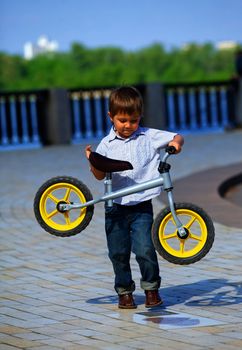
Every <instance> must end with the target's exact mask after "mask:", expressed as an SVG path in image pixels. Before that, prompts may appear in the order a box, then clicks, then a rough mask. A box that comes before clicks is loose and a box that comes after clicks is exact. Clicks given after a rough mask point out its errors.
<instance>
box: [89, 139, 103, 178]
mask: <svg viewBox="0 0 242 350" xmlns="http://www.w3.org/2000/svg"><path fill="white" fill-rule="evenodd" d="M85 152H86V157H87V159H89V157H90V153H91V152H92V146H91V145H88V146H86V148H85ZM89 164H90V170H91V172H92V173H93V175H94V176H95V178H96V179H97V180H103V179H104V178H105V176H106V173H104V172H103V171H101V170H98V169H96V168H94V166H92V164H91V163H89Z"/></svg>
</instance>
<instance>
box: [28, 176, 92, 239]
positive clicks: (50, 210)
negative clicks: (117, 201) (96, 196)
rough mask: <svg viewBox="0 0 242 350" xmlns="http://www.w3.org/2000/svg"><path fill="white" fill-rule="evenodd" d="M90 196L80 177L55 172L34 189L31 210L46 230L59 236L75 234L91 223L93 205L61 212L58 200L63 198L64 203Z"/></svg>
mask: <svg viewBox="0 0 242 350" xmlns="http://www.w3.org/2000/svg"><path fill="white" fill-rule="evenodd" d="M53 193H54V194H53ZM63 195H64V196H66V198H63ZM64 199H65V200H64ZM72 199H73V200H72ZM92 199H93V198H92V194H91V192H90V190H89V189H88V188H87V186H86V185H84V184H83V183H82V182H81V181H79V180H77V179H75V178H73V177H70V176H57V177H54V178H51V179H50V180H48V181H46V182H45V183H44V184H43V185H42V186H41V187H40V188H39V190H38V191H37V193H36V195H35V198H34V214H35V217H36V219H37V221H38V223H39V224H40V226H41V227H42V228H43V229H44V230H45V231H47V232H48V233H50V234H52V235H55V236H58V237H70V236H74V235H76V234H78V233H79V232H81V231H83V230H84V229H85V228H86V227H87V225H88V224H89V223H90V221H91V219H92V216H93V212H94V206H88V207H85V208H83V209H72V210H70V211H69V212H65V213H61V212H60V211H58V209H57V204H58V203H59V202H63V200H64V202H66V203H70V202H78V203H80V202H81V203H85V202H88V201H90V200H92Z"/></svg>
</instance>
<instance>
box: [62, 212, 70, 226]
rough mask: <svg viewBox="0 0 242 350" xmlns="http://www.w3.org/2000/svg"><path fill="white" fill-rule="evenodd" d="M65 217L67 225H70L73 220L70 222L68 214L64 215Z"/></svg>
mask: <svg viewBox="0 0 242 350" xmlns="http://www.w3.org/2000/svg"><path fill="white" fill-rule="evenodd" d="M64 217H65V220H66V224H67V225H70V223H71V220H70V216H69V213H68V212H65V213H64Z"/></svg>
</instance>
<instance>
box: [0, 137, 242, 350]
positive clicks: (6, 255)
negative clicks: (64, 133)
mask: <svg viewBox="0 0 242 350" xmlns="http://www.w3.org/2000/svg"><path fill="white" fill-rule="evenodd" d="M235 149H239V150H241V149H242V132H241V131H237V132H233V133H226V134H214V135H191V136H187V137H186V144H185V147H184V152H182V153H181V154H180V155H179V156H174V157H173V158H170V159H171V162H172V163H173V162H174V167H173V175H174V178H175V180H176V181H178V182H179V181H180V180H181V179H182V178H183V180H181V186H182V182H183V181H184V180H186V177H187V176H190V175H191V174H195V172H198V173H199V172H203V171H204V170H206V169H213V168H217V169H218V170H219V169H220V168H218V167H224V166H227V165H230V164H236V163H239V162H241V161H242V154H241V152H240V153H239V152H237V153H235V152H234V150H235ZM83 153H84V145H81V146H78V145H75V146H63V147H62V146H60V147H48V148H44V149H39V150H29V151H27V150H25V151H20V152H6V153H0V163H1V169H0V198H1V202H0V249H1V254H0V270H1V278H0V291H1V292H0V294H1V300H0V303H1V308H0V320H1V325H0V348H1V350H12V349H27V350H59V349H65V350H74V349H75V350H82V349H83V350H96V349H103V350H104V349H105V350H114V349H115V350H134V349H137V350H138V349H143V350H145V349H152V350H160V349H161V348H164V349H166V350H175V349H189V350H212V349H220V350H240V349H241V348H242V336H241V334H242V278H241V270H242V260H241V259H242V258H241V247H242V228H233V227H232V226H227V225H226V226H225V225H221V224H219V223H218V222H219V221H216V220H215V221H216V223H215V229H216V239H215V243H214V246H213V248H212V249H211V251H210V252H209V254H208V255H207V256H206V257H205V258H204V259H203V260H202V261H200V262H199V263H197V264H194V265H190V266H177V265H172V264H170V263H168V262H166V261H164V260H162V259H161V258H159V262H160V268H161V275H162V288H161V294H162V297H163V299H164V305H163V306H162V307H161V308H158V309H156V310H149V309H148V310H147V309H146V308H145V307H144V293H143V291H142V290H141V289H140V287H139V279H140V273H139V269H138V266H137V263H136V261H135V259H134V257H132V268H133V278H134V280H135V281H136V285H137V288H136V291H135V298H136V301H137V304H138V308H137V309H136V310H130V311H129V310H119V309H118V308H117V297H116V295H115V292H114V291H113V280H112V279H113V272H112V267H111V265H110V263H109V261H108V258H107V248H106V242H105V233H104V215H103V205H102V204H100V205H97V206H96V207H95V213H94V218H93V220H92V222H91V224H90V225H89V226H88V227H87V228H86V230H85V231H84V232H83V233H81V234H79V235H77V236H75V237H72V238H57V237H54V236H51V235H49V234H48V233H46V232H44V231H43V230H42V229H41V228H40V227H39V226H38V224H37V223H36V221H35V219H34V216H33V209H32V205H33V197H34V195H35V193H36V191H37V188H38V187H39V186H40V185H41V184H42V183H43V182H44V181H45V180H46V179H48V178H50V177H53V176H56V175H70V176H75V177H77V178H79V179H81V180H82V181H83V182H85V183H86V184H87V185H88V187H89V188H90V189H91V190H92V192H93V194H94V196H97V195H98V194H100V193H102V185H101V184H100V183H98V182H97V181H95V180H94V179H93V178H92V177H91V176H90V172H89V170H88V166H87V161H86V160H85V158H84V157H83ZM206 173H207V174H208V172H206ZM217 176H218V173H217V172H215V174H214V177H215V178H216V177H217ZM226 176H227V175H226ZM196 178H197V177H196ZM202 178H203V177H202ZM203 181H204V179H203ZM176 184H178V183H176ZM188 185H189V184H186V188H187V187H188ZM183 186H184V185H183ZM176 188H177V191H178V185H177V186H176ZM191 191H192V192H193V194H194V195H195V192H196V188H195V189H194V191H193V190H191ZM185 192H186V191H185ZM200 193H201V191H200ZM177 196H178V193H177ZM198 197H199V198H193V199H192V200H193V201H196V202H198V203H197V204H199V203H200V197H201V196H198ZM182 200H184V197H183V198H182ZM154 209H155V212H157V211H159V210H160V201H159V200H155V201H154ZM206 209H208V210H209V211H210V209H209V208H206ZM224 216H231V212H230V211H229V212H227V211H225V212H224Z"/></svg>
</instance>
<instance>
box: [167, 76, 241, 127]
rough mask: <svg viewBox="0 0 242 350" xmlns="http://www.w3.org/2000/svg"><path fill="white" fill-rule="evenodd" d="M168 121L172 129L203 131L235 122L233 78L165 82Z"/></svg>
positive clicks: (227, 125) (168, 125) (230, 125)
mask: <svg viewBox="0 0 242 350" xmlns="http://www.w3.org/2000/svg"><path fill="white" fill-rule="evenodd" d="M164 90H165V104H166V119H167V120H166V124H167V128H168V129H169V130H171V131H182V132H196V131H197V132H198V131H199V132H201V131H212V130H216V131H217V130H225V129H227V128H231V127H232V126H233V120H234V113H235V112H234V104H235V103H234V94H235V91H234V86H233V84H232V82H230V81H226V82H214V83H200V84H198V83H194V84H165V85H164Z"/></svg>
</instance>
